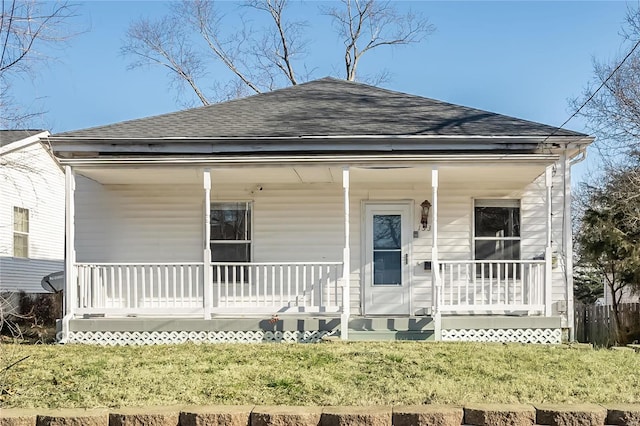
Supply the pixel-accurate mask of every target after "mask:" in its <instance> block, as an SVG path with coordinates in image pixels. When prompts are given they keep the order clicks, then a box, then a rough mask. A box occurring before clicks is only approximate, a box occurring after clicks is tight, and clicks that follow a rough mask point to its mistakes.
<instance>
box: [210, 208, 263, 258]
mask: <svg viewBox="0 0 640 426" xmlns="http://www.w3.org/2000/svg"><path fill="white" fill-rule="evenodd" d="M224 204H244V205H245V211H248V212H249V217H250V221H249V222H245V223H249V232H248V235H246V237H247V238H248V239H246V240H214V239H212V238H210V239H209V248H210V249H211V255H212V256H213V247H212V245H213V244H249V259H248V260H247V261H246V262H247V263H250V262H251V261H252V260H253V221H254V219H253V218H254V208H253V201H251V200H213V201H211V203H210V205H209V208H210V211H213V210H218V209H216V208H215V206H216V205H224ZM245 221H246V217H245ZM209 226H211V225H209ZM245 233H246V234H247V232H246V230H245ZM212 262H221V261H218V260H213V259H212Z"/></svg>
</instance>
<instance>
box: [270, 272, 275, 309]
mask: <svg viewBox="0 0 640 426" xmlns="http://www.w3.org/2000/svg"><path fill="white" fill-rule="evenodd" d="M269 269H271V306H275V305H276V268H275V266H273V265H271V266H269Z"/></svg>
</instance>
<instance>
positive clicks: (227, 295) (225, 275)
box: [224, 266, 229, 306]
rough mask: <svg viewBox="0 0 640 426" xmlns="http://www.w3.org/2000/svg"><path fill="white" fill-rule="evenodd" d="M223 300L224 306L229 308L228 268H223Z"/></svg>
mask: <svg viewBox="0 0 640 426" xmlns="http://www.w3.org/2000/svg"><path fill="white" fill-rule="evenodd" d="M224 298H225V301H226V302H225V304H224V305H225V306H229V267H228V266H225V267H224Z"/></svg>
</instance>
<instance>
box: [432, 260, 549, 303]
mask: <svg viewBox="0 0 640 426" xmlns="http://www.w3.org/2000/svg"><path fill="white" fill-rule="evenodd" d="M438 265H439V273H440V283H441V285H440V286H439V287H438V307H439V309H440V310H441V311H445V312H446V311H451V312H465V311H468V312H492V311H529V312H537V313H542V312H544V308H545V306H544V301H545V297H544V296H545V295H544V291H545V273H544V268H545V262H544V260H490V261H485V260H461V261H456V260H440V261H438Z"/></svg>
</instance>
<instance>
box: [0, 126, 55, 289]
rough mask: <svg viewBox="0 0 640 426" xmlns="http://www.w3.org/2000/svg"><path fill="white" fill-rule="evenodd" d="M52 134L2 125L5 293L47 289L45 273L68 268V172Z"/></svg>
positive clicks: (0, 278) (1, 278) (0, 244)
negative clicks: (50, 145) (53, 148)
mask: <svg viewBox="0 0 640 426" xmlns="http://www.w3.org/2000/svg"><path fill="white" fill-rule="evenodd" d="M48 136H49V132H47V131H44V130H0V200H1V202H0V293H5V294H6V293H16V292H20V291H23V292H25V293H27V294H32V293H45V292H46V291H45V290H44V289H43V288H42V286H41V280H42V278H43V277H44V276H45V275H48V274H51V273H54V272H58V271H62V270H63V268H64V212H65V210H64V206H65V204H64V194H65V192H64V172H63V171H62V169H61V168H60V166H59V165H58V164H57V163H56V161H55V159H54V157H53V156H52V155H51V153H50V151H49V150H48V149H46V148H45V147H44V146H43V144H42V142H41V141H42V140H44V141H46V138H47V137H48ZM3 300H4V299H3Z"/></svg>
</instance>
